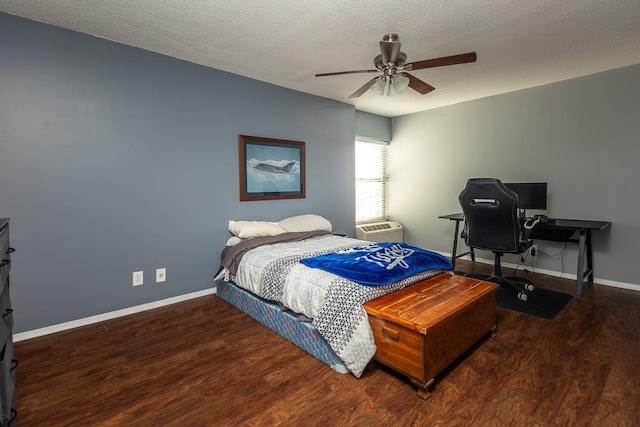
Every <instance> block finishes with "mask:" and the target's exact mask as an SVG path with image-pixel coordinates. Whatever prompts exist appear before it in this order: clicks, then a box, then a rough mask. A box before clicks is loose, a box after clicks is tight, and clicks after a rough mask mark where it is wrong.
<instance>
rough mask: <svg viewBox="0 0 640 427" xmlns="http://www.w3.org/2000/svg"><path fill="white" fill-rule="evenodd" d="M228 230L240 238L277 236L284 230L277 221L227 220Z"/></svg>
mask: <svg viewBox="0 0 640 427" xmlns="http://www.w3.org/2000/svg"><path fill="white" fill-rule="evenodd" d="M229 231H230V232H231V233H233V235H234V236H238V237H239V238H241V239H251V238H253V237H262V236H277V235H278V234H282V233H284V232H285V231H284V230H283V229H282V228H280V226H279V225H278V223H277V222H268V221H229Z"/></svg>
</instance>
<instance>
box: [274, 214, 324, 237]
mask: <svg viewBox="0 0 640 427" xmlns="http://www.w3.org/2000/svg"><path fill="white" fill-rule="evenodd" d="M278 225H279V226H280V227H281V228H282V229H283V230H285V231H286V232H288V233H296V232H300V231H331V229H332V225H331V222H329V220H327V219H326V218H323V217H321V216H320V215H314V214H307V215H298V216H292V217H289V218H285V219H283V220H281V221H278Z"/></svg>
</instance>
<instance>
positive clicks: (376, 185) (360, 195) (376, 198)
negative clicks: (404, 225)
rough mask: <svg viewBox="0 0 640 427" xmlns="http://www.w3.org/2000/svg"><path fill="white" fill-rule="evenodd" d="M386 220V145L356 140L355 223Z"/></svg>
mask: <svg viewBox="0 0 640 427" xmlns="http://www.w3.org/2000/svg"><path fill="white" fill-rule="evenodd" d="M386 219H387V143H385V142H378V141H376V142H371V141H363V140H360V139H358V140H356V222H357V223H358V222H366V221H376V220H379V221H384V220H386Z"/></svg>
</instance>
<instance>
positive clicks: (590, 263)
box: [586, 229, 593, 283]
mask: <svg viewBox="0 0 640 427" xmlns="http://www.w3.org/2000/svg"><path fill="white" fill-rule="evenodd" d="M586 243H587V271H589V275H588V276H587V279H588V281H589V282H591V283H593V252H592V250H591V230H589V229H587V242H586Z"/></svg>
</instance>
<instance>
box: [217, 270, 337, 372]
mask: <svg viewBox="0 0 640 427" xmlns="http://www.w3.org/2000/svg"><path fill="white" fill-rule="evenodd" d="M216 283H217V294H218V296H219V297H220V298H222V299H223V300H225V301H226V302H228V303H229V304H231V305H232V306H234V307H236V308H237V309H238V310H240V311H242V312H244V313H246V314H247V315H248V316H250V317H252V318H253V319H255V320H257V321H258V322H260V323H262V324H263V325H264V326H266V327H267V328H269V329H271V330H272V331H274V332H276V333H277V334H278V335H280V336H282V337H283V338H285V339H286V340H288V341H291V342H292V343H293V344H295V345H296V346H298V347H300V348H301V349H303V350H304V351H306V352H307V353H309V354H311V355H312V356H313V357H315V358H316V359H318V360H320V361H322V362H324V363H326V364H327V365H329V366H331V368H333V369H334V370H335V371H336V372H339V373H341V374H346V373H348V372H349V369H348V368H347V367H346V365H345V364H344V363H343V362H342V361H341V360H340V359H339V358H338V356H337V355H336V354H335V353H334V351H333V350H332V349H331V347H329V344H328V343H327V342H326V341H325V339H324V338H322V336H321V335H320V333H319V332H318V331H317V330H316V328H315V327H314V326H313V324H312V323H311V322H308V321H301V320H299V318H298V317H297V316H296V315H295V314H294V313H293V312H291V311H290V310H283V309H281V308H280V306H279V305H278V304H276V303H273V302H271V301H267V300H265V299H263V298H260V297H259V296H257V295H255V294H253V293H251V292H249V291H247V290H244V289H242V288H240V287H238V286H236V285H235V284H234V283H230V282H223V281H219V282H216Z"/></svg>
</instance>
